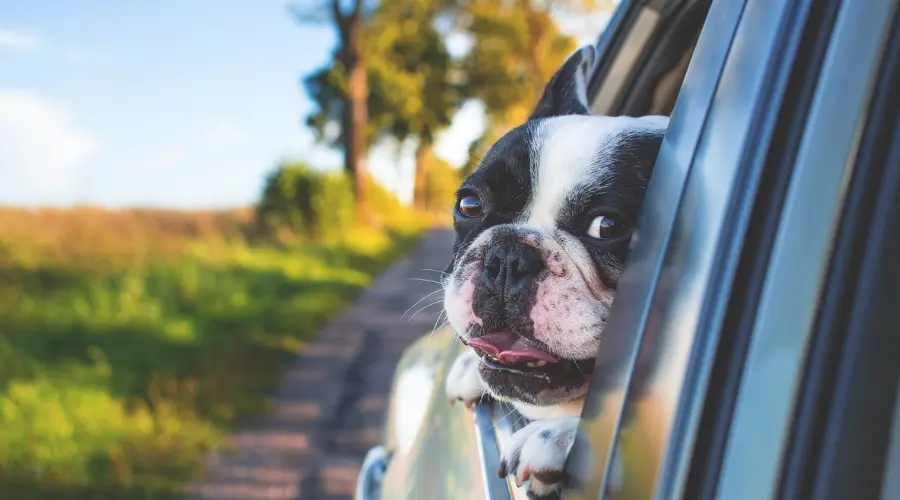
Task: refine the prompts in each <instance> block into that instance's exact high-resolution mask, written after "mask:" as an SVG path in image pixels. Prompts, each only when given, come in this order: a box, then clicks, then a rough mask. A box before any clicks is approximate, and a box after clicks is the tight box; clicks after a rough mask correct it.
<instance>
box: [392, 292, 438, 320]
mask: <svg viewBox="0 0 900 500" xmlns="http://www.w3.org/2000/svg"><path fill="white" fill-rule="evenodd" d="M441 291H443V290H441V289H438V290H435V291H433V292H431V293H429V294H428V295H426V296H424V297H422V298H421V299H419V300H417V301H416V303H415V304H413V305H411V306H409V309H407V310H406V312H405V313H403V316H400V321H403V318H405V317H406V315H407V314H409V312H410V311H412V309H413V308H414V307H416V306H417V305H419V304H421V303H422V301H424V300H426V299H427V298H428V297H431V296H432V295H434V294H436V293H438V292H441ZM425 307H428V306H425Z"/></svg>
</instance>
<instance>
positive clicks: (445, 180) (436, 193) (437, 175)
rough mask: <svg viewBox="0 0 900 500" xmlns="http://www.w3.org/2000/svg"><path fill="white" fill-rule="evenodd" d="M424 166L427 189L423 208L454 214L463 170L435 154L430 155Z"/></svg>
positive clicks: (423, 173) (440, 213) (437, 213)
mask: <svg viewBox="0 0 900 500" xmlns="http://www.w3.org/2000/svg"><path fill="white" fill-rule="evenodd" d="M423 167H424V168H423V172H422V175H424V176H425V191H424V193H423V197H424V200H422V208H424V209H425V210H427V211H428V212H431V213H433V214H436V215H450V214H452V213H453V210H452V209H453V205H454V203H455V202H456V189H457V188H458V187H459V183H460V182H462V177H461V175H460V174H461V173H462V172H461V171H460V169H457V168H454V167H453V166H452V165H450V164H449V163H447V162H446V161H444V160H441V159H440V158H438V157H436V156H434V155H429V157H428V158H427V159H426V161H425V164H424V165H423Z"/></svg>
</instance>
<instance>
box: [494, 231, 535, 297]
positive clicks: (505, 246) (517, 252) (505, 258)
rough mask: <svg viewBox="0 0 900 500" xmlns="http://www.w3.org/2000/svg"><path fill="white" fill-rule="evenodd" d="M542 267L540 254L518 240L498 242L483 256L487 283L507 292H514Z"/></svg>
mask: <svg viewBox="0 0 900 500" xmlns="http://www.w3.org/2000/svg"><path fill="white" fill-rule="evenodd" d="M543 268H544V262H543V260H541V255H540V253H538V251H537V249H535V248H534V247H531V246H528V245H525V244H523V243H519V242H500V243H497V244H495V245H493V246H491V247H490V248H488V251H487V253H486V254H485V257H484V272H485V277H486V278H487V281H488V283H490V284H492V285H494V287H496V289H497V290H504V291H505V293H507V294H516V293H519V292H521V291H522V288H523V287H524V286H525V284H526V283H527V282H528V279H529V278H533V277H534V276H535V275H537V273H538V272H540V271H541V269H543Z"/></svg>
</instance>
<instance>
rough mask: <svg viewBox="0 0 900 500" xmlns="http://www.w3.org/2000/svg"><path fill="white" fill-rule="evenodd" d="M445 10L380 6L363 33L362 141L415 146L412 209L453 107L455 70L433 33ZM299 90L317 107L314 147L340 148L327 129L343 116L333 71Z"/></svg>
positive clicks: (395, 3) (431, 5) (403, 0)
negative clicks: (391, 140) (366, 93)
mask: <svg viewBox="0 0 900 500" xmlns="http://www.w3.org/2000/svg"><path fill="white" fill-rule="evenodd" d="M452 5H453V2H451V1H449V0H444V1H442V2H437V1H434V0H392V1H391V2H382V3H381V4H380V5H379V6H378V7H377V8H376V9H375V10H374V11H373V13H372V15H371V16H370V17H369V19H368V21H367V23H366V25H365V27H364V30H365V39H366V44H365V54H364V59H365V61H366V65H367V67H366V78H367V82H368V86H369V96H368V98H367V115H368V126H367V127H366V138H367V140H368V141H369V143H370V144H371V143H372V142H374V141H377V140H379V139H381V138H384V137H391V138H394V139H395V140H397V142H398V143H403V142H404V141H406V140H407V139H415V140H416V143H417V146H416V151H415V164H416V175H415V189H414V197H413V199H414V204H415V205H416V206H417V207H418V208H423V207H422V204H421V202H422V199H423V196H424V190H425V189H426V187H425V184H424V183H425V182H426V176H425V175H423V174H422V173H423V171H424V168H425V162H426V159H427V157H428V155H429V154H430V150H431V147H432V145H433V143H434V141H435V138H436V136H437V134H438V133H439V132H440V131H441V130H442V129H444V128H446V127H447V126H449V124H450V122H451V120H452V118H453V114H454V113H455V112H456V110H457V108H458V107H459V102H460V99H459V92H458V85H457V84H456V82H455V81H454V69H455V66H454V64H453V61H452V60H451V57H450V54H449V53H448V50H447V47H446V44H445V42H444V39H443V36H442V34H441V33H440V32H439V30H438V29H437V27H436V22H437V20H438V18H439V17H440V16H442V15H445V14H447V13H449V12H450V11H449V10H448V8H449V7H450V6H452ZM457 79H458V78H457ZM304 85H305V87H306V89H307V91H308V93H309V95H310V97H312V98H313V100H315V101H316V103H317V104H318V109H317V110H316V112H314V113H313V114H312V115H310V116H309V117H308V118H307V124H308V125H309V126H310V127H311V128H312V129H313V130H314V132H315V134H316V137H317V139H319V140H320V141H323V142H325V143H327V144H329V145H331V146H342V145H343V144H344V143H345V141H346V137H347V136H346V134H345V133H344V132H343V130H335V129H336V127H334V124H335V123H336V119H337V117H338V116H339V113H340V110H341V108H342V100H341V85H342V80H341V76H340V72H339V71H338V70H337V69H336V68H335V67H334V66H329V67H326V68H323V69H322V70H320V71H318V72H316V73H314V74H312V75H310V76H309V77H308V78H307V79H306V80H305V81H304Z"/></svg>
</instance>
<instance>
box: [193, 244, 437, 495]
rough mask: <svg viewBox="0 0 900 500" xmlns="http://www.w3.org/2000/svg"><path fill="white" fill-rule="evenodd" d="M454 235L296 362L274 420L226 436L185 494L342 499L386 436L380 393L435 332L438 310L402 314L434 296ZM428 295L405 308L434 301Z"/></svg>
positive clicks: (423, 251) (404, 268) (426, 247)
mask: <svg viewBox="0 0 900 500" xmlns="http://www.w3.org/2000/svg"><path fill="white" fill-rule="evenodd" d="M452 244H453V235H452V233H451V232H450V231H448V230H443V229H441V230H433V231H431V232H430V233H428V234H427V235H426V236H425V237H424V238H423V239H422V241H421V242H420V243H419V245H418V246H417V247H416V248H415V249H414V250H413V251H412V252H411V253H410V254H409V255H407V256H406V257H405V258H404V259H402V260H401V261H399V262H397V263H396V264H394V265H393V266H392V267H390V268H389V269H388V270H387V271H386V272H385V273H384V274H382V275H381V276H380V277H379V278H378V279H376V280H375V282H374V283H373V284H372V286H371V287H370V288H369V289H368V290H366V291H365V292H364V293H363V294H361V296H360V297H359V299H358V300H357V302H356V303H355V304H353V305H351V306H349V307H347V308H346V309H345V310H344V311H343V313H341V314H340V315H339V316H338V317H337V318H335V319H334V320H333V321H332V322H331V323H330V324H328V325H327V326H326V327H325V328H323V329H322V330H321V331H320V332H319V335H318V337H317V340H316V341H315V342H313V343H312V344H310V345H309V346H308V347H307V348H306V349H304V352H303V353H302V354H300V355H299V356H297V359H296V360H295V361H294V362H293V363H292V365H291V366H290V367H289V369H288V370H287V372H286V373H285V375H284V380H283V382H282V385H281V387H280V388H279V389H278V390H277V391H276V392H275V393H274V394H273V398H274V403H275V405H274V410H273V411H272V413H271V414H269V415H267V416H265V417H263V418H260V419H257V421H256V422H247V423H246V424H245V425H243V426H241V428H240V430H239V431H238V432H237V433H236V434H234V435H233V436H231V437H230V438H229V444H230V448H231V450H229V451H227V452H225V451H221V452H217V453H215V454H213V455H211V456H210V457H209V458H208V460H207V467H208V470H209V476H210V477H209V479H208V480H207V481H205V482H202V483H197V484H195V485H193V486H192V487H191V488H190V491H192V492H193V493H194V494H195V498H202V499H216V500H219V499H245V500H254V499H295V498H302V499H304V500H319V499H322V500H332V499H334V500H337V499H341V500H347V499H350V498H352V495H353V489H354V487H355V483H356V475H357V472H358V471H359V467H360V465H361V464H362V459H363V456H364V455H365V453H366V451H368V449H369V448H370V447H372V446H374V445H376V444H379V441H380V440H381V437H382V427H383V424H384V417H385V411H386V396H387V393H388V391H389V390H390V384H391V380H392V377H393V371H394V366H395V365H396V363H397V360H398V359H399V357H400V355H401V354H402V352H403V350H404V349H405V348H406V347H407V346H408V345H409V344H410V343H411V342H412V341H414V340H415V339H416V338H418V337H419V336H421V335H423V334H425V333H427V332H429V331H431V329H432V328H433V327H434V323H435V320H436V319H437V317H436V313H437V312H438V311H439V310H440V306H439V305H438V304H435V305H432V306H431V307H428V308H426V309H425V310H423V311H421V312H419V313H418V314H416V315H415V316H413V318H412V319H411V320H410V319H409V315H407V317H406V318H404V319H403V320H402V321H401V316H402V315H403V314H404V312H406V311H407V309H409V307H410V306H412V305H413V304H414V303H415V302H416V301H418V300H419V299H421V298H422V297H424V296H425V295H427V294H428V293H430V292H432V291H434V290H436V289H437V287H438V286H437V285H435V284H434V283H428V282H423V281H417V280H415V279H413V280H411V279H410V278H419V279H426V280H437V278H438V274H437V273H434V272H431V271H423V270H424V269H438V270H443V269H444V268H445V267H446V265H447V263H448V262H449V259H450V251H451V246H452ZM440 298H441V297H440V294H434V295H432V296H431V297H429V298H427V299H426V300H424V301H422V303H421V304H419V305H417V306H416V307H415V308H413V309H412V311H410V314H412V313H413V312H415V311H416V310H417V309H418V308H419V307H422V306H424V305H426V304H431V303H432V302H435V301H437V300H439V299H440Z"/></svg>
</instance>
